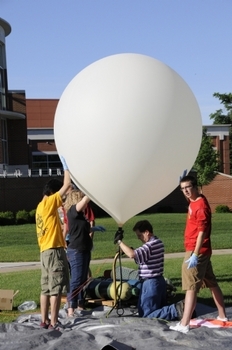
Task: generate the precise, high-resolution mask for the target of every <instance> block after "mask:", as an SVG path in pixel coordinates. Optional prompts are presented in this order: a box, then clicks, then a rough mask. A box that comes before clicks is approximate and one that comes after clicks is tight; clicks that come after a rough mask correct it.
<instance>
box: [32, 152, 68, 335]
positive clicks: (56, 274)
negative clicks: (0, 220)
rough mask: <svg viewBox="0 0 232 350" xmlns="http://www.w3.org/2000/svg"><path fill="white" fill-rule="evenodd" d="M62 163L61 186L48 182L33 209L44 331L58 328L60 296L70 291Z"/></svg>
mask: <svg viewBox="0 0 232 350" xmlns="http://www.w3.org/2000/svg"><path fill="white" fill-rule="evenodd" d="M61 162H62V165H63V169H64V180H63V184H62V182H61V181H59V180H57V179H51V180H50V181H48V182H47V184H46V185H45V187H44V189H43V199H42V201H41V202H40V203H39V204H38V206H37V208H36V233H37V239H38V245H39V248H40V260H41V295H40V309H41V324H40V326H41V327H43V328H57V325H58V313H59V309H60V304H61V296H62V294H63V293H66V292H67V291H68V289H69V268H68V262H67V257H66V253H65V250H64V248H65V241H64V237H63V234H62V228H61V225H60V218H59V214H58V208H59V207H60V206H61V205H62V197H63V196H64V195H65V193H66V192H67V191H68V189H69V187H70V185H71V180H70V175H69V171H68V167H67V164H66V162H65V159H64V158H63V157H61ZM49 305H50V307H51V319H50V320H49V316H48V311H49Z"/></svg>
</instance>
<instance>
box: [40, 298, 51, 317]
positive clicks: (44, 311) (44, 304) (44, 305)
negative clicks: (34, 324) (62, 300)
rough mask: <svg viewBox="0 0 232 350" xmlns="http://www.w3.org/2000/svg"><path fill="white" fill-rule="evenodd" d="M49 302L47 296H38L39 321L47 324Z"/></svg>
mask: <svg viewBox="0 0 232 350" xmlns="http://www.w3.org/2000/svg"><path fill="white" fill-rule="evenodd" d="M49 301H50V296H49V295H44V294H41V295H40V311H41V321H42V322H44V323H48V321H49V317H48V309H49Z"/></svg>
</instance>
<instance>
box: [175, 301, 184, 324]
mask: <svg viewBox="0 0 232 350" xmlns="http://www.w3.org/2000/svg"><path fill="white" fill-rule="evenodd" d="M175 307H176V312H177V319H178V320H179V321H180V320H182V317H183V314H184V300H181V301H178V303H176V304H175Z"/></svg>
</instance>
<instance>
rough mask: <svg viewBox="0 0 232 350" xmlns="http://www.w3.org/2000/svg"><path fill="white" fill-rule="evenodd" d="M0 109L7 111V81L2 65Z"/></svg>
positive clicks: (0, 71) (0, 68) (0, 70)
mask: <svg viewBox="0 0 232 350" xmlns="http://www.w3.org/2000/svg"><path fill="white" fill-rule="evenodd" d="M0 47H1V46H0ZM0 109H1V110H6V87H5V80H4V70H3V68H2V67H1V65H0Z"/></svg>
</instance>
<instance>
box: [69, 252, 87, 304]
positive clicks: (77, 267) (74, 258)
mask: <svg viewBox="0 0 232 350" xmlns="http://www.w3.org/2000/svg"><path fill="white" fill-rule="evenodd" d="M67 258H68V262H69V265H70V273H71V278H70V292H69V293H68V294H67V300H68V307H70V308H73V309H76V308H77V307H78V306H80V307H84V292H83V286H82V285H83V283H84V282H85V281H86V280H87V277H88V270H89V263H90V251H85V252H79V251H78V250H77V249H71V248H69V247H68V249H67Z"/></svg>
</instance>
